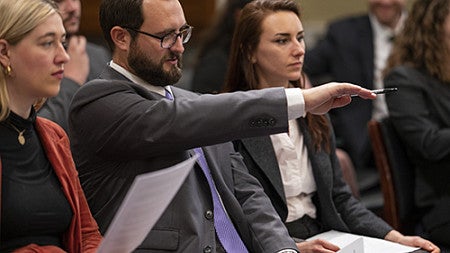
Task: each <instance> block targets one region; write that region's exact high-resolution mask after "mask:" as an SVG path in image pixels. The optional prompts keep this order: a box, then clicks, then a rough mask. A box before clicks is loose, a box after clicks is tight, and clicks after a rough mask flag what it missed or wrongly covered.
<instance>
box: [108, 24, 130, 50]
mask: <svg viewBox="0 0 450 253" xmlns="http://www.w3.org/2000/svg"><path fill="white" fill-rule="evenodd" d="M110 35H111V39H112V41H113V42H114V45H116V47H117V48H118V49H120V50H123V51H128V49H129V48H130V44H131V35H130V33H129V32H128V30H127V29H125V28H122V27H120V26H114V27H113V28H112V29H111V32H110Z"/></svg>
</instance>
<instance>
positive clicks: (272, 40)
mask: <svg viewBox="0 0 450 253" xmlns="http://www.w3.org/2000/svg"><path fill="white" fill-rule="evenodd" d="M304 55H305V42H304V30H303V26H302V22H301V21H300V13H299V9H298V7H297V5H296V3H295V1H293V0H292V1H289V0H255V1H253V2H251V3H249V4H247V5H246V6H245V7H244V9H243V10H242V15H241V19H240V21H239V22H238V25H237V29H236V30H235V33H234V37H233V41H232V47H231V55H230V62H229V66H231V67H230V70H229V72H228V76H227V77H228V78H227V79H226V80H228V81H227V84H226V86H225V91H238V90H253V89H264V88H268V87H285V88H288V87H302V86H303V85H304V80H305V79H304V78H302V76H303V75H302V67H303V59H304ZM234 144H235V148H236V149H237V150H238V151H239V152H240V153H241V154H242V156H243V157H244V162H245V163H246V165H247V168H248V170H249V171H250V173H251V174H253V175H254V176H255V177H256V178H258V180H259V181H260V183H261V184H262V186H263V187H264V190H265V192H266V194H267V195H268V196H269V197H270V198H271V201H272V204H273V205H274V207H275V209H276V210H277V212H278V214H279V215H280V217H281V219H282V220H283V221H284V222H285V225H286V227H287V228H288V231H289V234H290V235H291V236H292V237H294V238H298V239H303V240H304V239H307V238H309V237H311V236H314V235H316V234H319V233H321V232H324V231H327V230H331V229H333V230H339V231H343V232H350V233H355V234H360V235H365V236H371V237H376V238H384V239H386V240H389V241H393V242H398V243H401V244H404V245H408V246H415V247H421V248H423V249H424V250H426V251H429V252H439V248H438V247H436V246H435V245H434V244H432V243H431V242H429V241H427V240H425V239H423V238H420V237H416V236H405V235H403V234H401V233H400V232H398V231H396V230H394V229H392V227H390V226H389V225H388V224H387V223H386V222H384V221H383V220H382V219H380V218H379V217H378V216H376V215H375V214H373V213H372V212H370V211H369V210H367V209H366V208H365V207H364V206H363V205H362V204H361V203H360V202H359V201H358V200H357V199H355V198H354V197H353V196H352V194H351V192H350V189H349V187H348V185H347V184H346V183H344V181H343V179H342V173H341V170H340V168H339V163H338V161H337V157H336V153H335V140H334V136H333V133H332V129H331V125H330V122H329V120H328V117H326V116H325V115H312V114H309V113H307V114H306V118H300V119H297V120H291V121H289V131H288V132H287V133H280V134H273V135H270V136H264V137H253V138H247V139H242V140H238V141H235V142H234ZM297 246H298V248H299V250H300V252H320V250H325V249H327V250H330V251H333V252H335V251H337V250H339V248H338V247H337V246H335V245H333V244H331V243H329V242H326V241H323V240H313V241H302V242H298V244H297Z"/></svg>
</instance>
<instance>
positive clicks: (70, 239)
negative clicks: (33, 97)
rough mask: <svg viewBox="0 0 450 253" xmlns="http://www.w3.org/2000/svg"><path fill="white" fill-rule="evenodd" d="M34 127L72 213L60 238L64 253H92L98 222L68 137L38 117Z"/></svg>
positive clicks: (35, 251) (37, 250) (35, 252)
mask: <svg viewBox="0 0 450 253" xmlns="http://www.w3.org/2000/svg"><path fill="white" fill-rule="evenodd" d="M35 126H36V131H37V133H38V135H39V137H40V140H41V142H42V146H43V147H44V150H45V153H46V154H47V158H48V160H49V161H50V163H51V165H52V166H53V169H54V170H55V173H56V176H57V177H58V179H59V182H60V183H61V186H62V188H63V191H64V194H65V196H66V198H67V201H68V202H69V204H70V206H71V207H72V211H73V214H74V215H73V218H72V222H71V223H70V227H69V229H68V230H67V231H66V232H65V234H64V235H63V244H64V251H67V252H70V253H90V252H92V253H95V252H96V251H97V248H98V247H99V245H100V242H101V240H102V237H101V235H100V232H99V230H98V226H97V222H96V221H95V220H94V218H93V217H92V214H91V211H90V210H89V206H88V203H87V200H86V197H85V196H84V193H83V190H82V188H81V185H80V181H79V178H78V171H77V170H76V169H75V163H74V162H73V159H72V153H71V151H70V144H69V138H68V137H67V134H66V133H65V132H64V130H63V129H62V128H61V127H59V126H58V125H57V124H56V123H54V122H52V121H50V120H47V119H44V118H41V117H37V118H36V123H35ZM1 171H2V164H1V160H0V175H1ZM0 197H1V178H0ZM0 207H1V201H0ZM0 210H1V208H0ZM0 224H1V220H0ZM64 251H62V250H61V249H59V248H57V247H54V246H38V245H36V244H30V245H27V246H25V247H22V248H20V249H17V250H15V251H14V252H17V253H44V252H45V253H60V252H64Z"/></svg>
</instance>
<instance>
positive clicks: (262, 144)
mask: <svg viewBox="0 0 450 253" xmlns="http://www.w3.org/2000/svg"><path fill="white" fill-rule="evenodd" d="M242 143H243V144H244V146H245V147H246V149H247V150H248V152H249V153H250V155H251V157H253V159H254V160H255V162H256V164H257V165H258V166H259V167H260V168H261V170H262V171H263V172H264V174H266V176H267V178H268V179H269V180H270V183H271V184H272V185H273V186H274V188H275V190H276V191H277V193H278V195H280V197H281V199H282V200H283V201H284V202H285V203H286V197H285V194H284V189H283V182H282V179H281V174H280V169H279V167H278V162H277V160H276V155H275V151H274V150H273V146H272V141H271V140H270V137H269V136H263V137H254V138H248V139H242Z"/></svg>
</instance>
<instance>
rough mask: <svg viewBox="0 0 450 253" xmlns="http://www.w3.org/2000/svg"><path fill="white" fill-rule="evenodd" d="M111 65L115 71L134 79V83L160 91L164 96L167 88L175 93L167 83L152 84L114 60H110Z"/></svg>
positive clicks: (131, 79) (156, 91)
mask: <svg viewBox="0 0 450 253" xmlns="http://www.w3.org/2000/svg"><path fill="white" fill-rule="evenodd" d="M109 66H110V67H111V68H112V69H114V70H115V71H117V72H119V73H120V74H122V75H124V76H125V77H126V78H128V79H130V81H132V82H133V83H135V84H138V85H140V86H142V87H144V88H146V89H147V90H149V91H152V92H155V93H158V94H160V95H161V96H163V97H165V96H166V90H167V91H168V92H170V93H171V94H173V93H172V89H171V88H170V85H166V86H164V87H163V86H155V85H151V84H149V83H148V82H147V81H145V80H143V79H142V78H140V77H138V76H136V75H134V74H133V73H131V72H130V71H128V70H126V69H125V68H123V67H122V66H120V65H119V64H117V63H115V62H114V61H110V62H109Z"/></svg>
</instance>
